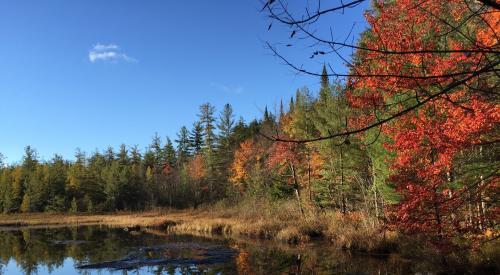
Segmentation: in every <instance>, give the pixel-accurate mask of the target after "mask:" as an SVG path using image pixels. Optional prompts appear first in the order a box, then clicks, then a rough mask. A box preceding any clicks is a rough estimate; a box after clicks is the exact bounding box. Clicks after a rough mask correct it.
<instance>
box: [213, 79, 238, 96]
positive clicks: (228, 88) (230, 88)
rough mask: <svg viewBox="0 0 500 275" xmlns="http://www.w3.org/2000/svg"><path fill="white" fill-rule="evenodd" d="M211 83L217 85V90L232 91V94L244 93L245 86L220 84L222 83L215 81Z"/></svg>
mask: <svg viewBox="0 0 500 275" xmlns="http://www.w3.org/2000/svg"><path fill="white" fill-rule="evenodd" d="M210 85H211V86H212V87H215V88H216V89H217V90H219V91H222V92H225V93H230V94H241V93H243V87H241V86H228V85H225V84H220V83H215V82H212V83H210Z"/></svg>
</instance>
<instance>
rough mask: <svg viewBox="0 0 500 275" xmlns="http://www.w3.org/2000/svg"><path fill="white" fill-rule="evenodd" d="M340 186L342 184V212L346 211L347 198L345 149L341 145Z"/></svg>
mask: <svg viewBox="0 0 500 275" xmlns="http://www.w3.org/2000/svg"><path fill="white" fill-rule="evenodd" d="M340 186H341V192H340V194H341V196H342V214H345V213H346V198H345V194H344V162H343V151H342V146H340Z"/></svg>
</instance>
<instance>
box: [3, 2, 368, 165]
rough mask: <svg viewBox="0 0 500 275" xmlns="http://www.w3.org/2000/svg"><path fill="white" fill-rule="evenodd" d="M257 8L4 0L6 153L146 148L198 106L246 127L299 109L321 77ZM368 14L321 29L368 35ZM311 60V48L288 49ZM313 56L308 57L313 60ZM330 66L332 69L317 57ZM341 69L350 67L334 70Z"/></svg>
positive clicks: (68, 154)
mask: <svg viewBox="0 0 500 275" xmlns="http://www.w3.org/2000/svg"><path fill="white" fill-rule="evenodd" d="M260 6H261V5H260V3H259V2H258V0H238V1H234V0H232V1H231V0H217V1H206V0H192V1H187V0H186V1H160V0H156V1H153V0H151V1H139V0H136V1H132V0H107V1H102V0H74V1H67V0H37V1H34V0H31V1H28V0H2V1H0V117H1V118H2V120H1V123H0V152H1V153H2V154H3V155H4V156H5V157H7V162H9V163H12V162H17V161H20V160H21V158H22V155H23V150H24V147H25V146H26V145H31V146H33V147H35V148H36V149H37V151H38V153H39V156H40V157H41V158H42V159H45V160H48V159H50V158H51V157H52V156H53V154H54V153H59V154H62V155H63V156H64V157H65V158H69V159H72V158H73V155H74V152H75V149H76V148H77V147H78V148H81V149H82V150H84V151H87V152H92V151H94V150H95V149H99V150H102V149H105V148H106V147H107V146H113V147H118V146H119V144H121V143H125V144H127V145H139V147H140V148H144V147H146V146H147V145H148V144H149V143H150V140H151V137H152V136H153V135H154V133H155V132H158V134H159V135H160V136H162V137H165V136H167V135H168V136H170V137H171V138H172V139H175V136H176V133H177V132H178V130H179V128H180V127H181V126H182V125H186V126H188V127H190V126H191V125H192V123H193V122H194V121H195V120H196V118H197V117H196V114H197V113H198V106H199V105H200V104H202V103H205V102H210V103H212V104H213V105H215V106H216V108H217V109H218V110H220V109H221V107H222V106H223V105H224V104H225V103H231V104H232V105H233V108H234V110H235V114H236V115H237V116H243V117H244V118H245V120H246V121H250V120H251V119H253V118H255V117H260V116H261V114H262V110H263V109H264V106H266V105H267V106H268V107H269V108H270V109H273V108H274V106H276V105H279V101H280V99H281V98H284V101H285V102H288V100H289V98H290V96H291V95H292V94H294V93H295V90H296V89H297V88H300V87H303V86H308V87H310V88H311V89H312V90H313V91H314V90H315V89H316V88H317V84H318V79H316V78H314V77H309V76H297V75H296V74H295V72H293V71H292V70H291V69H290V68H289V67H287V66H285V65H283V64H282V63H281V62H280V61H279V60H278V59H276V58H275V57H273V56H272V55H271V53H270V51H269V50H268V49H266V48H265V45H264V42H265V41H272V42H280V41H285V42H288V41H287V40H286V37H287V36H288V35H289V33H288V30H287V29H284V27H280V26H279V25H276V24H275V26H273V28H272V29H271V31H270V32H268V31H267V27H268V24H269V21H268V19H267V18H265V16H264V15H263V14H261V13H259V8H260ZM365 8H366V6H360V7H358V8H356V9H355V10H353V11H351V12H350V13H348V14H347V15H346V16H342V17H336V18H329V19H327V20H324V21H326V22H321V24H324V25H325V26H326V25H333V26H336V29H335V30H336V33H337V31H338V33H339V35H345V34H346V33H347V32H348V31H349V29H350V27H351V24H352V22H357V25H356V28H355V33H357V32H359V31H362V30H363V29H364V23H363V22H364V19H363V17H362V11H363V10H364V9H365ZM287 51H288V52H287V54H289V55H290V56H293V57H298V56H305V54H306V51H305V49H304V47H295V48H291V49H287ZM307 54H308V53H307ZM313 62H315V63H312V66H316V65H317V68H318V70H320V69H321V64H322V62H323V61H320V60H317V61H313ZM333 65H334V66H335V67H337V68H342V66H343V65H342V64H341V63H339V62H337V63H334V64H333Z"/></svg>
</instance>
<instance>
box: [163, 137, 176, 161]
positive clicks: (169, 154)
mask: <svg viewBox="0 0 500 275" xmlns="http://www.w3.org/2000/svg"><path fill="white" fill-rule="evenodd" d="M163 155H164V156H165V162H166V163H167V164H168V165H169V166H170V167H175V164H176V163H177V156H176V152H175V148H174V145H173V144H172V140H170V138H169V137H167V142H166V143H165V146H164V147H163Z"/></svg>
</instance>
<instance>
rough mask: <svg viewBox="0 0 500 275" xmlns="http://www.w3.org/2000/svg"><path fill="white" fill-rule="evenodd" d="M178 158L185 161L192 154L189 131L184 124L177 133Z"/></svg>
mask: <svg viewBox="0 0 500 275" xmlns="http://www.w3.org/2000/svg"><path fill="white" fill-rule="evenodd" d="M175 142H176V143H177V159H178V161H179V162H180V163H185V162H186V161H187V160H188V158H189V156H190V155H191V154H190V152H191V150H190V149H191V145H190V142H189V131H188V129H187V128H186V126H182V127H181V130H180V131H179V133H178V134H177V139H176V140H175Z"/></svg>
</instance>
